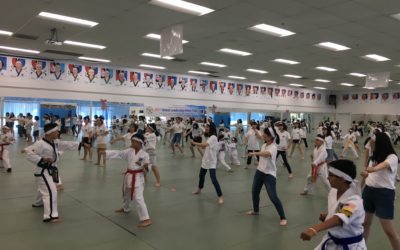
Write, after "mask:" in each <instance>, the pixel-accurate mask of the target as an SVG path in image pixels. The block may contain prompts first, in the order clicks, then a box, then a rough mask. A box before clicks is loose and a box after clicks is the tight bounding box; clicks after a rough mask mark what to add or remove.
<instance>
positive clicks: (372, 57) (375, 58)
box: [362, 54, 390, 62]
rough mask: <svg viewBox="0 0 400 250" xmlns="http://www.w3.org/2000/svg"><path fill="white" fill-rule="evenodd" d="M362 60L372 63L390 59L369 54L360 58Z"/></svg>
mask: <svg viewBox="0 0 400 250" xmlns="http://www.w3.org/2000/svg"><path fill="white" fill-rule="evenodd" d="M362 58H364V59H367V60H370V61H374V62H384V61H389V60H390V59H389V58H387V57H384V56H380V55H377V54H369V55H365V56H362Z"/></svg>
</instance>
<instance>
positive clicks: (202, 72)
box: [188, 70, 210, 75]
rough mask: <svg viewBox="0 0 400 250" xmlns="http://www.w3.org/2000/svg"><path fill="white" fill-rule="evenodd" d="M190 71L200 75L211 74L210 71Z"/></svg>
mask: <svg viewBox="0 0 400 250" xmlns="http://www.w3.org/2000/svg"><path fill="white" fill-rule="evenodd" d="M188 73H192V74H199V75H209V74H210V72H205V71H197V70H189V71H188Z"/></svg>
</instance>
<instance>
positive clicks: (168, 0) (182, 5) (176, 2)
mask: <svg viewBox="0 0 400 250" xmlns="http://www.w3.org/2000/svg"><path fill="white" fill-rule="evenodd" d="M150 3H151V4H154V5H157V6H160V7H164V8H168V9H172V10H176V11H180V12H184V13H188V14H192V15H197V16H202V15H205V14H208V13H211V12H213V11H214V10H213V9H210V8H207V7H204V6H201V5H198V4H194V3H189V2H186V1H182V0H151V1H150Z"/></svg>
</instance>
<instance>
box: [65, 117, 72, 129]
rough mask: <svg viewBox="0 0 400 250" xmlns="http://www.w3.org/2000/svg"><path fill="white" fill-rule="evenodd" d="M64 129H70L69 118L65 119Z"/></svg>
mask: <svg viewBox="0 0 400 250" xmlns="http://www.w3.org/2000/svg"><path fill="white" fill-rule="evenodd" d="M65 127H66V128H69V127H71V119H70V118H66V119H65Z"/></svg>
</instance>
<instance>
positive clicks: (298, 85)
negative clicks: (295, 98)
mask: <svg viewBox="0 0 400 250" xmlns="http://www.w3.org/2000/svg"><path fill="white" fill-rule="evenodd" d="M289 85H290V86H293V87H303V86H304V85H303V84H298V83H290V84H289Z"/></svg>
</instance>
